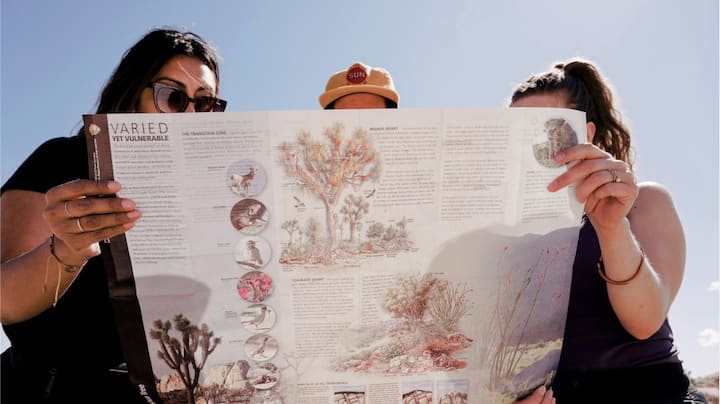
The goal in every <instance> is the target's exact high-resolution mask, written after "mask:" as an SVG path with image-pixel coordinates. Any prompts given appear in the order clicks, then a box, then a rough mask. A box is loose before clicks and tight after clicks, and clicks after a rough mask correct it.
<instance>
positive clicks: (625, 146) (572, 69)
mask: <svg viewBox="0 0 720 404" xmlns="http://www.w3.org/2000/svg"><path fill="white" fill-rule="evenodd" d="M553 92H559V93H563V94H565V95H566V96H567V102H568V106H569V107H570V108H572V109H578V110H580V111H584V112H585V114H586V116H587V120H588V122H593V123H594V124H595V128H596V130H595V136H594V137H593V144H594V145H595V146H597V147H599V148H601V149H603V150H605V151H606V152H608V153H610V154H612V155H613V156H614V157H615V158H616V159H619V160H623V161H625V162H626V163H628V164H631V163H632V162H631V156H630V130H629V129H628V128H627V126H626V125H625V123H624V122H623V121H622V118H621V114H620V111H619V110H618V109H617V108H616V107H615V103H614V101H613V93H612V89H611V87H610V85H609V84H608V83H607V82H606V80H605V79H604V78H603V75H602V74H601V73H600V70H599V69H598V68H597V66H595V65H594V64H593V63H591V62H589V61H586V60H582V59H578V58H573V59H569V60H567V61H565V62H562V63H557V64H555V65H554V66H553V67H552V68H551V69H550V70H549V71H547V72H543V73H539V74H536V75H533V76H531V77H530V78H528V79H527V80H525V81H524V82H523V83H521V84H520V85H518V86H517V88H516V89H515V91H513V94H512V97H511V102H515V101H517V100H519V99H520V98H523V97H525V96H528V95H533V94H544V93H553Z"/></svg>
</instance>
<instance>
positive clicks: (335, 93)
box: [319, 84, 399, 108]
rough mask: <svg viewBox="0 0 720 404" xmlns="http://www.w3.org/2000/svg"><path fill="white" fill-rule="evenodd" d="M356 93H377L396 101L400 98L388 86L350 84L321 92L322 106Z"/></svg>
mask: <svg viewBox="0 0 720 404" xmlns="http://www.w3.org/2000/svg"><path fill="white" fill-rule="evenodd" d="M355 93H370V94H375V95H379V96H381V97H385V98H387V99H390V100H392V101H394V102H398V98H399V97H398V93H397V92H395V91H393V90H391V89H389V88H387V87H380V86H373V85H370V84H362V85H349V86H342V87H338V88H333V89H332V90H330V91H326V92H324V93H322V94H320V98H319V101H320V106H322V107H323V108H325V107H327V106H328V104H330V103H331V102H333V101H335V100H337V99H338V98H340V97H344V96H346V95H348V94H355Z"/></svg>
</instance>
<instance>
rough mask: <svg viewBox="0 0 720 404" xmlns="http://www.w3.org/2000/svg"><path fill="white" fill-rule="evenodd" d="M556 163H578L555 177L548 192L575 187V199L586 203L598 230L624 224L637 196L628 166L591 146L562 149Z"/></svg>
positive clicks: (556, 157)
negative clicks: (569, 186) (573, 185)
mask: <svg viewBox="0 0 720 404" xmlns="http://www.w3.org/2000/svg"><path fill="white" fill-rule="evenodd" d="M555 161H556V162H558V163H560V164H566V163H570V162H575V161H577V164H575V165H573V166H571V167H570V168H568V170H567V171H566V172H565V173H563V174H561V175H559V176H557V177H556V178H555V179H554V180H553V181H552V182H551V183H550V184H549V185H548V190H549V191H551V192H555V191H558V190H560V189H562V188H564V187H566V186H568V185H571V184H576V188H575V196H576V197H577V200H578V201H579V202H581V203H584V204H585V213H586V214H587V215H588V218H589V219H590V221H591V222H592V223H593V226H595V227H596V229H597V228H606V229H612V228H615V227H617V226H619V225H621V223H622V222H623V220H624V219H625V217H626V216H627V215H628V213H629V212H630V209H631V208H632V206H633V204H634V203H635V199H637V196H638V186H637V183H636V180H635V176H634V175H633V173H632V171H631V170H630V167H629V166H628V164H627V163H625V162H624V161H622V160H616V159H614V158H613V157H612V156H611V155H610V154H609V153H606V152H604V151H602V150H600V149H599V148H597V147H596V146H594V145H592V144H581V145H576V146H573V147H570V148H567V149H565V150H563V151H562V152H560V153H558V154H557V155H556V156H555Z"/></svg>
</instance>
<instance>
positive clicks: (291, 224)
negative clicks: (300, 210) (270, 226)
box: [280, 219, 300, 245]
mask: <svg viewBox="0 0 720 404" xmlns="http://www.w3.org/2000/svg"><path fill="white" fill-rule="evenodd" d="M280 227H282V229H283V230H285V231H286V232H288V235H289V236H290V242H289V243H288V245H292V243H293V234H294V233H295V232H296V231H298V230H300V225H298V221H297V219H293V220H286V221H285V222H283V224H282V225H281V226H280Z"/></svg>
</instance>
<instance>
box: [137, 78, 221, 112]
mask: <svg viewBox="0 0 720 404" xmlns="http://www.w3.org/2000/svg"><path fill="white" fill-rule="evenodd" d="M147 86H148V87H149V88H152V89H153V99H154V100H155V108H157V109H158V111H160V112H184V111H185V109H186V108H187V106H188V103H191V102H192V103H193V104H195V111H197V112H223V111H225V107H226V106H227V101H225V100H223V99H220V98H215V97H210V96H204V97H197V98H190V97H188V95H187V94H185V92H184V91H183V90H181V89H179V88H176V87H173V86H170V85H167V84H163V83H159V82H157V81H155V82H152V83H150V84H148V85H147Z"/></svg>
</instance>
